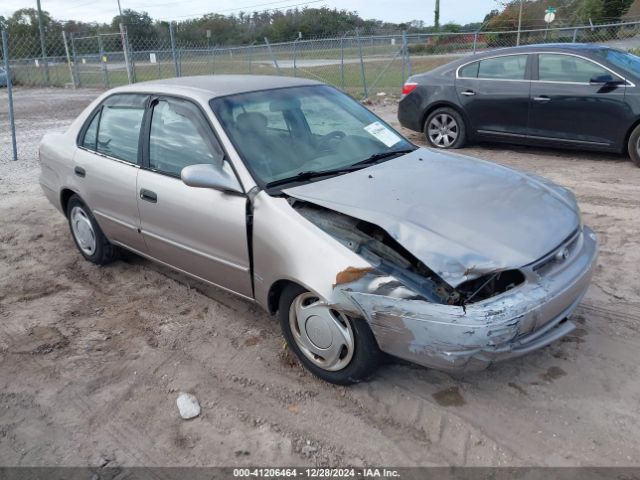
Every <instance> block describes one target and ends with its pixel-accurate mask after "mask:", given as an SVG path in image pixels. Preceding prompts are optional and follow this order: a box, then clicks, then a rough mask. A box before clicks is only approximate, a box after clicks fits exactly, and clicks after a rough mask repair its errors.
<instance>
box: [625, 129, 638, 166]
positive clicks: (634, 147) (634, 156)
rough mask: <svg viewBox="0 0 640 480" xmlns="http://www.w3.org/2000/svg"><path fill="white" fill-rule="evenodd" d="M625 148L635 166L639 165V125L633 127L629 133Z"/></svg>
mask: <svg viewBox="0 0 640 480" xmlns="http://www.w3.org/2000/svg"><path fill="white" fill-rule="evenodd" d="M627 150H628V151H629V157H631V160H632V161H633V163H635V164H636V166H637V167H640V125H638V126H637V127H636V128H634V129H633V132H631V135H629V142H628V144H627Z"/></svg>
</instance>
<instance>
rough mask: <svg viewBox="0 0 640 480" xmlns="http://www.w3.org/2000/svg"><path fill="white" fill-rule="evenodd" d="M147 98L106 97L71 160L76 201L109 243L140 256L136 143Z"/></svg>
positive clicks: (126, 95) (134, 95)
mask: <svg viewBox="0 0 640 480" xmlns="http://www.w3.org/2000/svg"><path fill="white" fill-rule="evenodd" d="M148 98H149V97H148V95H139V94H118V95H112V96H110V97H108V98H107V99H106V100H105V101H104V102H103V103H102V104H101V105H100V107H98V109H96V111H95V112H94V113H93V116H92V117H90V119H89V120H88V122H87V123H86V125H85V127H84V128H83V130H82V131H81V132H80V135H79V142H78V149H77V151H76V153H75V155H74V171H73V174H74V175H75V180H76V185H77V186H78V193H79V194H80V197H81V198H82V199H83V200H84V201H85V202H86V203H87V205H88V206H89V208H90V209H91V211H92V212H93V214H94V216H95V218H96V220H97V222H98V224H99V225H100V228H101V229H102V231H103V232H104V233H105V235H106V236H107V238H109V240H110V241H112V242H114V243H117V244H121V245H124V246H126V247H128V248H131V249H133V250H137V251H140V252H144V251H145V250H146V248H145V243H144V240H143V238H142V235H141V234H140V218H139V215H138V202H137V177H138V170H139V166H138V157H139V148H138V147H139V141H140V132H141V126H142V119H143V116H144V112H145V104H146V102H147V101H148Z"/></svg>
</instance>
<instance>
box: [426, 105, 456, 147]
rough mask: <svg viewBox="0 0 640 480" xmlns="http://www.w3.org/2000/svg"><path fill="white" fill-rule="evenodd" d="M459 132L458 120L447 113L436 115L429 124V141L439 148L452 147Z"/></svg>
mask: <svg viewBox="0 0 640 480" xmlns="http://www.w3.org/2000/svg"><path fill="white" fill-rule="evenodd" d="M459 134H460V127H459V126H458V122H457V121H456V119H455V118H453V117H452V116H451V115H449V114H447V113H439V114H438V115H434V117H433V118H431V120H430V121H429V125H428V126H427V136H428V137H429V141H430V142H431V144H432V145H434V146H435V147H438V148H449V147H451V146H452V145H453V144H454V143H455V141H456V139H457V138H458V135H459Z"/></svg>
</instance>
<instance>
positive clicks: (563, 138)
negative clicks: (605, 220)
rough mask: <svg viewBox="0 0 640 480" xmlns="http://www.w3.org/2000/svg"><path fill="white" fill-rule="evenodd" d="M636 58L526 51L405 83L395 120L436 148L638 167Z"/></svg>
mask: <svg viewBox="0 0 640 480" xmlns="http://www.w3.org/2000/svg"><path fill="white" fill-rule="evenodd" d="M637 85H640V57H637V56H635V55H632V54H630V53H628V52H624V51H621V50H616V49H613V48H609V47H606V46H599V45H584V44H554V45H529V46H525V47H515V48H506V49H501V50H493V51H490V52H485V53H481V54H476V55H473V56H471V57H466V58H464V59H460V60H457V61H454V62H452V63H449V64H447V65H443V66H441V67H438V68H436V69H434V70H431V71H430V72H427V73H423V74H419V75H414V76H412V77H410V78H409V79H408V81H407V83H405V85H404V87H403V92H402V93H403V97H402V99H401V100H400V105H399V109H398V119H399V120H400V123H401V124H402V125H403V126H404V127H406V128H409V129H411V130H414V131H416V132H423V133H424V135H425V138H426V140H427V141H428V142H429V144H430V145H431V146H432V147H436V148H459V147H462V146H463V145H464V143H465V142H467V141H474V140H482V141H499V142H509V143H522V144H528V145H546V146H554V147H571V148H585V149H589V150H600V151H609V152H619V153H623V152H628V154H629V156H630V157H631V159H632V160H633V161H634V162H635V163H636V165H638V166H640V125H639V124H640V87H639V86H637Z"/></svg>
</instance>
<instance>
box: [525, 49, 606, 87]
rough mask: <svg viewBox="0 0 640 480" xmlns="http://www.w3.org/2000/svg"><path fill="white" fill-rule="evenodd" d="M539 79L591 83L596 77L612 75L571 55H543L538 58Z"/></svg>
mask: <svg viewBox="0 0 640 480" xmlns="http://www.w3.org/2000/svg"><path fill="white" fill-rule="evenodd" d="M538 72H539V73H538V78H539V79H540V80H543V81H547V82H580V83H589V80H591V78H592V77H594V76H600V75H611V73H610V72H609V71H607V70H605V69H604V68H602V67H600V66H599V65H596V64H595V63H593V62H591V61H589V60H585V59H584V58H578V57H573V56H571V55H556V54H552V53H541V54H540V55H539V56H538Z"/></svg>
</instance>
